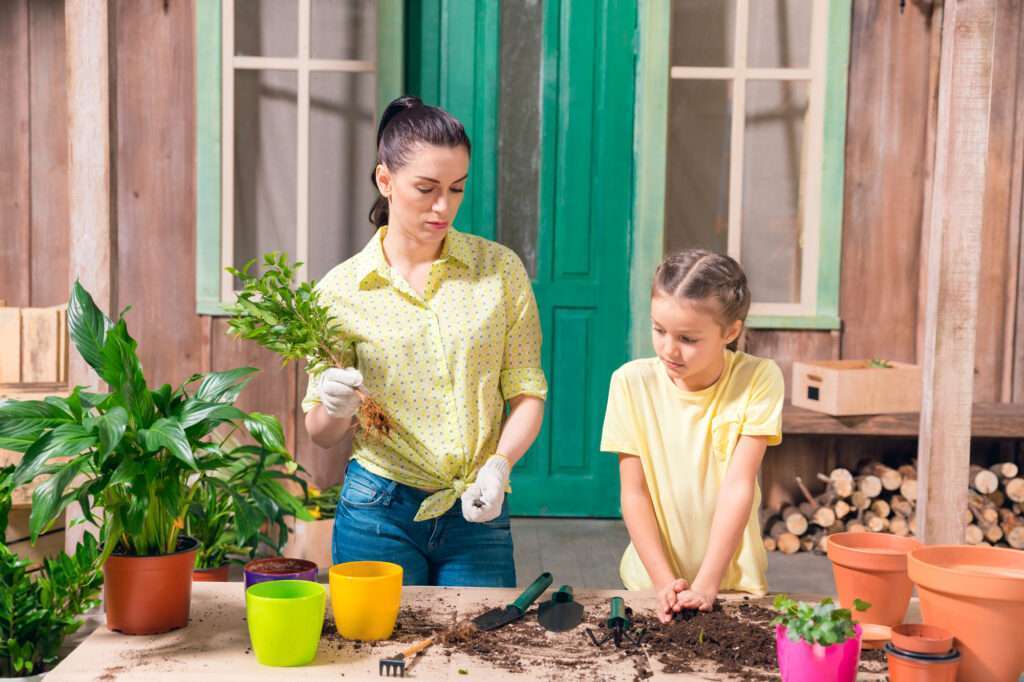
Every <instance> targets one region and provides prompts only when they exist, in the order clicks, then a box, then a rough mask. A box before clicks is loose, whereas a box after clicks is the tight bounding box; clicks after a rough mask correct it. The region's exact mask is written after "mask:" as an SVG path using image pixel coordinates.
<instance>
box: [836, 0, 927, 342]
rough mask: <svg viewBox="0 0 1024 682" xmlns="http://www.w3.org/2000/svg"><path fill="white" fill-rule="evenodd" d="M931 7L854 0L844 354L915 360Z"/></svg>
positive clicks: (843, 277) (843, 291)
mask: <svg viewBox="0 0 1024 682" xmlns="http://www.w3.org/2000/svg"><path fill="white" fill-rule="evenodd" d="M930 12H931V8H930V6H926V4H925V3H908V4H907V8H906V11H905V13H904V14H903V15H902V16H901V15H900V13H899V12H898V11H894V8H893V7H892V6H890V5H889V4H888V3H879V2H855V3H854V5H853V23H852V29H851V48H850V83H849V98H848V100H847V102H848V103H847V127H846V183H845V191H844V209H843V210H844V218H843V248H842V253H843V260H842V274H841V285H840V316H841V318H842V319H843V337H842V357H844V358H854V357H874V356H880V357H885V358H887V359H891V360H901V361H904V362H914V361H915V359H916V352H915V351H916V331H915V325H916V320H917V314H918V313H917V310H918V306H917V292H918V282H919V278H918V275H919V273H918V260H919V256H920V246H919V245H920V238H921V234H920V232H921V230H920V221H921V211H922V206H923V202H922V194H923V191H924V182H923V173H924V170H925V159H926V152H927V149H926V138H927V135H926V129H925V125H924V121H925V115H926V112H927V111H928V104H929V90H928V70H929V54H930V51H929V40H930V30H931V27H930V22H929V14H930Z"/></svg>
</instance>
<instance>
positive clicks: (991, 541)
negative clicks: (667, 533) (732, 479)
mask: <svg viewBox="0 0 1024 682" xmlns="http://www.w3.org/2000/svg"><path fill="white" fill-rule="evenodd" d="M818 479H819V482H820V483H823V484H824V491H823V492H822V493H820V494H818V495H812V494H811V492H810V490H809V489H808V487H807V484H806V483H805V482H804V481H803V480H802V479H801V478H800V477H799V476H798V477H797V479H796V483H797V486H798V487H799V488H800V491H801V496H802V498H803V501H802V502H800V503H799V504H792V505H787V506H785V507H783V508H782V509H780V510H777V511H763V512H762V515H761V528H762V530H763V532H764V546H765V549H767V550H768V551H779V552H782V553H784V554H795V553H796V552H801V551H803V552H810V551H813V552H818V553H824V552H825V551H826V549H827V547H828V536H829V535H831V534H832V533H841V532H843V531H851V532H854V531H861V532H868V533H892V534H894V535H903V536H907V535H914V534H915V533H916V531H917V517H916V511H917V508H916V507H917V468H916V467H915V466H914V465H912V464H906V465H903V466H901V467H899V468H896V469H894V468H892V467H888V466H886V465H884V464H882V463H880V462H877V461H871V462H867V463H865V464H863V465H862V466H860V467H858V468H857V470H856V474H854V473H853V472H851V471H849V470H848V469H833V470H832V472H831V473H830V474H828V475H827V476H826V475H825V474H818ZM963 515H964V516H963V519H964V523H965V524H966V527H967V530H966V542H967V543H968V544H972V545H992V546H998V547H1013V548H1015V549H1024V472H1021V471H1020V470H1019V469H1018V466H1017V465H1016V464H1014V463H1012V462H1004V463H1001V464H996V465H994V466H991V467H989V468H987V469H986V468H983V467H980V466H972V467H971V471H970V491H969V494H968V508H967V509H965V510H964V511H963Z"/></svg>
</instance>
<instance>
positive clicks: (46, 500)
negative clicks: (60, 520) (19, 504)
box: [28, 457, 86, 542]
mask: <svg viewBox="0 0 1024 682" xmlns="http://www.w3.org/2000/svg"><path fill="white" fill-rule="evenodd" d="M85 462H86V460H85V458H84V457H76V458H75V459H73V460H71V461H70V462H68V463H67V464H65V465H64V466H63V467H61V469H60V470H59V471H57V473H56V474H54V475H53V476H51V477H50V478H48V479H46V480H45V481H43V482H42V483H40V484H39V487H37V488H36V489H35V492H33V493H32V513H31V514H30V515H29V522H28V527H29V532H30V533H31V535H32V542H35V541H36V538H38V537H39V534H40V533H41V532H42V531H43V530H44V529H45V528H46V527H47V526H48V525H49V524H50V523H51V522H52V521H53V520H54V519H55V518H56V517H57V515H58V514H60V513H61V512H63V511H64V508H65V507H67V506H68V504H70V503H71V501H72V500H73V499H74V496H73V495H68V496H65V495H64V491H65V490H66V489H67V487H68V485H69V484H70V483H71V481H72V480H73V479H74V478H75V476H77V475H78V472H79V471H81V469H82V467H83V466H84V465H85Z"/></svg>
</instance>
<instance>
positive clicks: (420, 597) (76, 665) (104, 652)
mask: <svg viewBox="0 0 1024 682" xmlns="http://www.w3.org/2000/svg"><path fill="white" fill-rule="evenodd" d="M518 593H519V591H518V590H515V589H490V588H440V587H406V588H404V589H403V592H402V612H401V614H400V615H399V623H400V624H405V625H406V628H405V629H404V631H398V632H396V634H395V635H394V636H393V637H395V638H396V640H402V642H399V641H388V642H377V643H365V644H364V643H358V642H349V641H345V640H340V639H338V638H335V639H331V640H328V639H321V641H320V647H319V650H318V652H317V656H316V659H315V660H314V662H313V663H312V664H310V665H308V666H305V667H303V668H301V669H300V668H295V669H284V668H271V667H265V666H262V665H260V664H259V663H258V662H257V661H256V658H255V656H254V654H253V653H252V649H251V647H250V642H249V633H248V627H247V624H246V620H245V596H244V592H243V588H242V585H241V583H235V582H232V583H195V585H194V590H193V594H192V610H191V619H190V623H189V626H188V627H186V628H183V629H181V630H177V631H174V632H169V633H166V634H162V635H153V636H127V635H122V634H118V633H115V632H111V631H109V630H107V628H106V627H105V626H103V625H100V626H99V627H97V628H96V629H95V631H94V632H92V634H90V635H89V636H88V637H86V638H85V639H84V641H83V642H82V643H81V644H80V645H79V646H78V647H77V648H76V649H75V650H74V651H72V652H71V654H70V655H69V656H68V657H67V658H66V659H65V660H64V661H62V662H61V663H60V665H58V666H57V667H56V668H55V669H54V670H53V671H52V672H51V673H49V674H47V676H46V680H47V682H66V681H74V682H83V681H85V680H89V681H90V682H92V681H99V682H115V681H117V680H123V681H128V680H175V681H176V682H180V681H181V680H200V679H202V680H208V679H219V680H242V679H245V680H260V679H266V680H279V679H295V678H298V677H299V676H301V677H302V679H304V680H320V679H324V680H327V679H330V680H333V681H335V682H337V680H338V679H339V678H343V679H344V680H346V681H348V680H379V679H382V678H380V677H379V674H378V661H379V659H380V658H383V657H389V656H393V655H395V654H397V653H398V652H399V651H401V650H402V649H403V648H405V647H406V646H408V643H409V642H411V641H416V640H418V639H420V638H421V637H425V636H427V635H428V634H430V630H429V629H427V630H424V629H422V628H423V625H422V623H421V624H420V626H419V627H420V630H419V631H416V625H415V622H414V621H415V619H412V620H410V616H412V615H414V612H415V611H418V612H420V613H430V614H434V615H438V616H441V617H443V619H451V620H454V619H456V618H458V619H461V618H464V617H467V616H473V615H476V614H478V613H480V612H481V611H482V610H485V609H486V608H490V607H493V606H500V605H503V604H506V603H509V602H511V601H512V600H513V599H515V597H516V596H518ZM549 595H550V593H549V594H546V595H544V596H542V597H541V598H540V599H539V600H538V602H537V603H542V602H543V601H545V600H547V599H548V598H549ZM612 596H622V597H624V598H625V600H626V602H627V604H629V605H630V606H631V607H632V608H633V609H634V610H636V611H637V612H642V611H644V610H647V609H651V608H652V607H653V606H654V603H655V600H654V594H653V593H652V592H624V591H618V590H581V591H579V592H577V594H576V600H577V601H579V602H580V603H582V604H583V605H584V607H585V608H586V609H587V612H588V615H596V614H599V613H600V614H602V617H603V614H604V613H606V612H607V603H608V600H609V599H610V598H611V597H612ZM795 596H798V597H800V598H804V599H817V598H818V597H816V596H815V595H795ZM743 598H744V597H743V595H737V594H726V595H722V599H724V600H727V601H734V600H742V599H743ZM764 603H767V601H765V602H764ZM328 611H330V604H329V603H328ZM917 615H918V610H917V603H916V599H915V600H913V602H912V603H911V607H910V611H909V612H908V617H907V620H908V621H912V622H913V621H916V620H918V618H917ZM531 618H532V619H533V620H534V625H533V626H531V627H532V629H531V631H530V632H531V637H533V639H532V640H531V641H530V642H528V643H526V644H523V645H522V646H520V645H518V644H516V643H515V642H514V641H513V644H512V654H513V655H512V658H513V659H516V660H518V664H519V667H520V670H519V671H518V672H517V671H514V670H512V669H509V668H510V666H508V665H501V664H499V663H496V662H494V661H493V660H488V657H486V656H485V657H483V658H481V657H479V656H475V655H470V654H468V653H464V652H463V651H461V650H459V649H454V648H446V647H443V646H440V645H435V646H434V647H433V648H431V649H428V650H427V651H426V652H425V653H424V654H423V655H421V656H419V657H418V658H417V659H415V662H414V663H413V664H411V665H410V666H409V668H408V672H407V676H408V677H411V678H413V679H421V680H427V679H429V680H448V679H458V680H472V679H477V680H481V679H484V680H488V681H490V680H506V679H510V680H524V679H549V680H562V679H565V677H566V675H567V674H568V673H570V671H573V670H577V671H578V672H580V673H582V672H584V670H585V671H587V672H586V675H584V676H583V677H581V678H580V679H601V680H619V679H621V680H633V679H636V677H637V665H639V664H641V663H638V661H637V660H635V659H636V658H638V656H632V657H631V656H624V655H622V653H621V652H619V651H616V650H614V649H605V650H603V651H598V650H597V649H595V648H594V647H593V646H591V645H589V644H586V642H585V640H581V638H584V637H585V633H584V632H583V630H584V628H583V627H582V626H581V627H577V628H576V629H575V630H573V631H570V632H564V633H551V632H547V631H544V630H542V629H541V628H540V627H539V626H538V625H535V620H536V615H535V612H534V611H531V612H530V613H528V614H527V616H526V620H530V619H531ZM439 619H440V618H439ZM442 622H443V620H442ZM486 636H487V633H482V634H479V635H477V637H486ZM645 655H646V654H645ZM647 661H648V663H649V665H650V668H651V669H652V670H653V672H654V678H653V679H672V680H698V679H729V678H728V677H727V676H723V675H717V674H713V673H704V672H697V673H693V674H690V673H682V674H672V675H668V674H662V673H661V672H660V671H661V668H662V666H661V664H660V663H659V662H658V661H656V660H653V659H652V657H650V656H648V657H647ZM511 667H513V668H514V667H516V666H511ZM709 669H712V670H713V669H714V667H713V666H712V667H711V668H709ZM766 672H774V671H766ZM524 673H525V675H524ZM572 676H573V677H576V675H572ZM859 679H862V680H873V679H884V676H877V675H864V674H862V675H861V677H860V678H859Z"/></svg>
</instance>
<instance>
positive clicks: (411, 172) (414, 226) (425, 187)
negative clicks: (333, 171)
mask: <svg viewBox="0 0 1024 682" xmlns="http://www.w3.org/2000/svg"><path fill="white" fill-rule="evenodd" d="M468 173H469V153H468V152H467V151H466V148H465V147H461V146H460V147H435V146H433V145H419V146H417V147H416V148H414V149H413V150H412V152H411V153H410V154H409V160H408V162H407V163H406V164H405V165H404V166H402V167H401V168H399V169H398V170H397V171H391V170H390V169H388V168H387V167H386V166H384V165H378V166H377V187H378V188H380V191H381V194H383V195H384V196H385V197H387V198H388V204H389V208H388V214H389V215H388V227H389V229H397V230H400V231H401V232H402V233H403V234H404V235H405V236H407V237H410V238H412V239H415V240H416V241H419V242H428V243H429V242H436V243H438V244H439V243H440V242H442V241H444V238H445V235H446V234H448V228H449V227H450V226H451V224H452V223H453V222H454V221H455V215H456V214H457V213H458V212H459V206H460V205H461V204H462V198H463V196H464V194H463V192H464V191H465V189H466V178H467V177H468Z"/></svg>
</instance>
